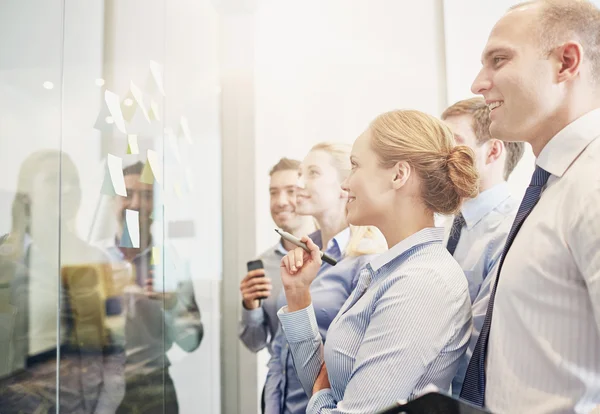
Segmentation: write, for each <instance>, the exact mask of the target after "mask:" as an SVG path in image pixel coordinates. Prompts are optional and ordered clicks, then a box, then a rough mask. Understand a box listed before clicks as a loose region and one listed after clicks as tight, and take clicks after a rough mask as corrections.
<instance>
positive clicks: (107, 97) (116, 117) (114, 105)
mask: <svg viewBox="0 0 600 414" xmlns="http://www.w3.org/2000/svg"><path fill="white" fill-rule="evenodd" d="M104 101H105V102H106V106H107V107H108V111H109V112H110V116H111V118H112V122H114V124H115V125H116V126H117V128H118V129H119V131H121V132H122V133H124V134H126V133H127V131H126V130H125V119H124V118H123V113H122V112H121V101H120V99H119V95H117V94H116V93H113V92H111V91H109V90H108V89H107V90H105V91H104Z"/></svg>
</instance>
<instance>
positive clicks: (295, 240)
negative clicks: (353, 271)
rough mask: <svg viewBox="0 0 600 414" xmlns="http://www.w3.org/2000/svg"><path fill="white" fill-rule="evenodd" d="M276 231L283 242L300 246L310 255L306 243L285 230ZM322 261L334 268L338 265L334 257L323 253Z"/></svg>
mask: <svg viewBox="0 0 600 414" xmlns="http://www.w3.org/2000/svg"><path fill="white" fill-rule="evenodd" d="M275 231H276V232H277V234H279V235H280V236H281V238H282V239H283V240H287V241H289V242H290V243H292V244H293V245H295V246H298V247H300V248H302V249H304V251H305V252H307V253H309V254H310V250H309V248H308V246H306V243H304V242H303V241H301V240H300V239H298V238H297V237H295V236H293V235H291V234H290V233H287V232H285V231H283V230H279V229H275ZM321 259H323V261H324V262H325V263H329V264H330V265H332V266H335V265H336V264H337V261H336V260H335V259H333V258H332V257H329V256H327V255H326V254H325V253H323V252H321Z"/></svg>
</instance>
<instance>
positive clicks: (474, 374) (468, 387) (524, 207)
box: [460, 167, 550, 407]
mask: <svg viewBox="0 0 600 414" xmlns="http://www.w3.org/2000/svg"><path fill="white" fill-rule="evenodd" d="M548 177H550V173H549V172H548V171H545V170H544V169H543V168H541V167H536V168H535V171H534V172H533V177H531V183H530V184H529V187H527V191H526V192H525V196H524V197H523V201H521V205H520V206H519V211H518V212H517V216H516V217H515V221H514V222H513V225H512V227H511V229H510V233H509V234H508V238H507V240H506V244H505V246H504V251H503V252H502V258H501V259H500V266H499V267H498V275H497V277H496V283H495V284H494V288H493V289H492V293H491V295H490V301H489V303H488V308H487V313H486V315H485V320H484V322H483V326H482V328H481V333H480V334H479V338H478V340H477V344H476V345H475V349H474V350H473V356H472V357H471V361H469V366H468V367H467V372H466V374H465V381H464V383H463V387H462V390H461V392H460V398H462V399H464V400H467V401H469V402H471V403H473V404H475V405H478V406H480V407H483V405H484V402H485V358H486V353H487V346H488V339H489V336H490V327H491V325H492V313H493V310H494V299H495V297H496V289H497V288H498V282H499V281H500V271H501V270H502V265H503V264H504V259H505V258H506V254H507V253H508V250H509V249H510V246H511V245H512V243H513V241H514V240H515V237H516V235H517V233H518V232H519V229H520V228H521V226H522V224H523V222H524V221H525V219H526V218H527V216H528V215H529V213H531V211H532V210H533V208H534V207H535V205H536V204H537V202H538V200H539V199H540V196H541V194H542V189H543V187H544V185H546V182H547V181H548Z"/></svg>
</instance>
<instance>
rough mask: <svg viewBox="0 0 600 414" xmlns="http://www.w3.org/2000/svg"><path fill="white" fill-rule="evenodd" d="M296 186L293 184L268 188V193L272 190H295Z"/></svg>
mask: <svg viewBox="0 0 600 414" xmlns="http://www.w3.org/2000/svg"><path fill="white" fill-rule="evenodd" d="M295 188H296V186H295V185H293V184H290V185H286V186H283V187H269V191H273V190H285V189H295Z"/></svg>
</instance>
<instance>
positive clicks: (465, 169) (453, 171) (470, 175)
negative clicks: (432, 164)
mask: <svg viewBox="0 0 600 414" xmlns="http://www.w3.org/2000/svg"><path fill="white" fill-rule="evenodd" d="M447 163H448V175H449V177H450V181H451V182H452V184H453V186H454V189H455V191H456V193H457V194H458V196H459V197H460V198H473V197H476V196H477V194H478V193H479V174H477V172H476V170H475V169H474V168H473V165H474V164H475V154H474V153H473V150H471V148H469V147H467V146H465V145H457V146H455V147H453V148H452V149H451V150H450V153H449V154H448V157H447Z"/></svg>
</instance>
